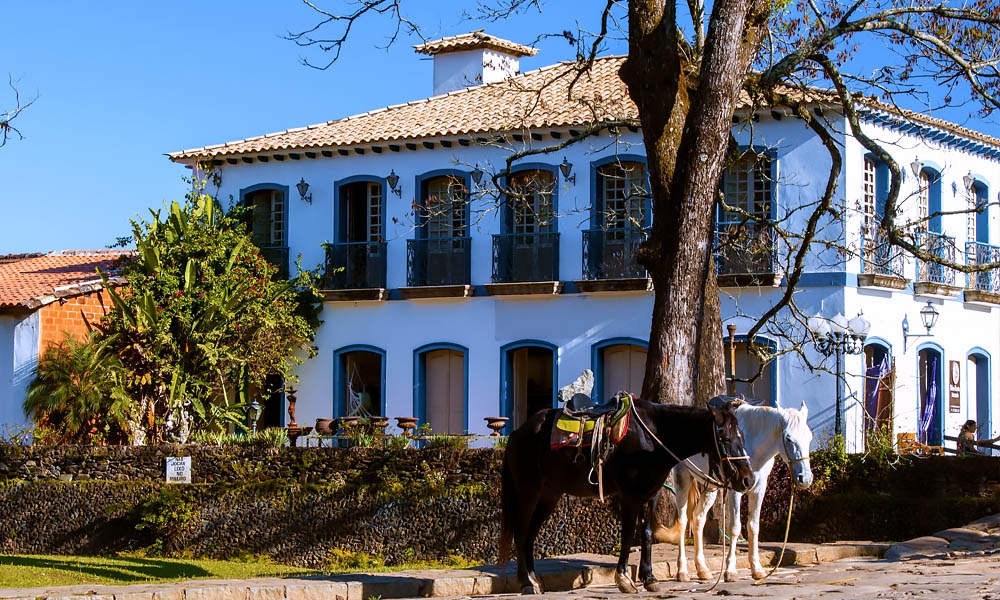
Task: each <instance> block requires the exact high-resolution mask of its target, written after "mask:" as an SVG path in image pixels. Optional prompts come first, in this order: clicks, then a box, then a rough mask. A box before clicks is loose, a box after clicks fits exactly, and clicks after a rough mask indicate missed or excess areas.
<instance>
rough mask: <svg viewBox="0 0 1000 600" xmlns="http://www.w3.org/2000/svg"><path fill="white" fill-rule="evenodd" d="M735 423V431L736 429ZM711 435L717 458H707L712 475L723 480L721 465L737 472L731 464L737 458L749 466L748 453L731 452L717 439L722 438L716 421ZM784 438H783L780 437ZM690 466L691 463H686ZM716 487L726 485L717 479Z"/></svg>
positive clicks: (721, 429) (720, 426) (732, 471)
mask: <svg viewBox="0 0 1000 600" xmlns="http://www.w3.org/2000/svg"><path fill="white" fill-rule="evenodd" d="M738 427H739V426H738V425H737V431H738V430H739V429H738ZM712 429H713V435H712V438H713V439H714V441H715V454H716V456H717V457H718V458H717V460H711V459H709V465H710V466H709V469H710V471H711V472H712V474H713V475H715V476H717V477H718V478H719V479H720V480H723V481H724V480H725V474H724V473H723V466H725V467H728V468H729V472H730V473H737V472H738V469H737V468H736V467H735V466H733V463H734V462H735V461H738V460H745V461H747V467H750V456H749V455H748V454H732V448H730V447H729V445H727V444H723V443H721V442H720V441H719V440H720V439H721V438H722V433H723V426H722V425H718V424H716V423H713V424H712ZM782 439H784V438H782ZM687 466H689V467H690V466H691V465H687ZM712 483H714V484H715V485H716V486H717V487H722V488H724V487H728V486H726V485H725V484H724V483H720V482H719V481H714V482H712Z"/></svg>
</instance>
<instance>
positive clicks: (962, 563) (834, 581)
mask: <svg viewBox="0 0 1000 600" xmlns="http://www.w3.org/2000/svg"><path fill="white" fill-rule="evenodd" d="M742 575H746V576H745V577H742V578H741V579H740V580H739V581H735V582H732V583H726V582H718V583H717V584H716V582H715V581H714V580H713V581H700V582H692V583H677V582H673V581H669V582H666V585H665V589H663V590H660V591H659V592H656V593H652V592H640V593H638V594H622V593H620V592H618V589H617V588H616V587H615V586H614V585H613V584H604V585H592V586H587V587H585V588H579V589H575V590H570V591H565V592H555V593H548V594H545V595H544V597H545V598H550V599H562V600H585V599H591V598H592V599H603V598H608V599H610V598H620V599H625V598H682V599H690V600H702V599H707V598H712V599H718V598H720V597H731V598H772V599H776V600H818V599H821V598H825V599H837V600H848V599H850V600H856V599H878V600H892V599H897V598H898V599H916V598H926V599H928V600H931V599H933V600H945V599H954V600H1000V554H998V553H995V552H994V553H991V554H989V555H985V554H980V555H977V556H972V555H966V556H964V557H962V558H957V559H952V558H946V559H931V558H922V559H914V560H907V561H888V560H882V559H877V558H873V557H859V558H847V559H841V560H838V561H835V562H829V563H819V564H816V565H794V566H790V567H781V568H779V569H778V570H776V571H775V572H774V573H773V574H772V575H771V576H770V577H768V578H766V579H764V580H763V581H762V582H759V583H757V582H753V581H752V580H751V579H750V578H749V575H748V574H746V572H744V573H743V574H741V576H742ZM514 597H516V595H514V594H498V595H490V596H477V597H476V598H482V599H500V598H514Z"/></svg>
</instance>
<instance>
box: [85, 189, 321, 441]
mask: <svg viewBox="0 0 1000 600" xmlns="http://www.w3.org/2000/svg"><path fill="white" fill-rule="evenodd" d="M238 212H239V211H231V214H228V215H227V214H225V213H224V212H223V211H222V209H221V207H220V206H219V204H218V203H217V201H216V200H215V199H214V198H212V197H211V196H209V195H207V194H204V193H202V192H201V189H199V188H198V187H197V186H196V188H195V189H194V190H193V191H192V192H191V193H190V194H189V195H188V197H187V199H186V201H185V202H184V203H183V204H181V203H178V202H176V201H175V202H172V203H171V204H170V205H169V206H168V207H166V210H165V211H153V210H151V211H150V213H151V215H152V219H151V220H150V221H148V222H146V221H132V231H133V238H134V240H135V243H136V257H135V258H134V259H133V260H126V261H123V262H122V264H121V265H120V267H121V274H122V275H123V276H124V277H125V278H126V279H127V280H128V283H129V285H128V286H127V287H126V288H123V289H122V290H121V291H120V293H119V292H118V291H116V290H114V289H112V288H110V286H109V287H108V290H109V293H110V295H111V298H112V301H113V303H114V311H113V312H112V313H111V314H110V315H109V317H108V318H106V320H105V322H104V323H103V324H102V327H103V332H104V334H105V335H106V336H111V337H113V338H114V339H115V340H116V341H115V347H116V348H117V350H118V353H119V356H120V357H121V361H122V364H123V365H125V374H124V377H123V378H122V386H121V388H120V391H121V392H122V393H124V394H126V395H127V396H128V397H130V398H132V399H133V401H134V403H135V405H136V407H137V408H138V410H139V411H140V414H141V415H142V419H141V422H142V429H143V431H142V432H141V433H143V434H145V437H146V438H147V439H150V440H151V441H160V440H164V439H171V440H178V441H184V440H186V439H187V435H188V434H189V433H190V431H191V429H192V428H193V427H198V428H204V429H207V430H218V429H224V428H226V427H227V426H229V425H230V424H232V425H237V426H240V425H242V424H243V419H244V410H245V407H246V405H247V404H248V403H249V402H250V401H251V399H252V398H251V395H252V394H267V393H268V392H269V391H271V390H267V389H266V387H265V385H266V380H267V379H268V377H269V376H275V375H276V376H279V377H280V378H281V379H282V380H285V379H287V378H289V377H290V376H291V370H292V368H293V367H294V366H295V365H296V364H298V363H300V362H302V360H304V359H305V358H308V357H310V356H312V355H313V354H314V353H315V350H314V349H313V348H312V346H311V342H312V339H313V336H314V333H315V327H316V325H317V321H316V320H315V319H314V318H312V319H310V318H308V317H309V315H315V312H314V307H312V306H303V304H310V303H312V302H314V301H315V300H316V299H317V298H318V295H316V293H315V288H314V286H313V282H314V281H315V275H314V274H312V273H309V272H305V273H303V272H302V271H301V269H300V273H299V275H298V277H297V278H296V279H294V280H291V281H276V280H275V273H276V271H277V270H276V268H275V267H274V266H273V265H271V264H269V263H268V262H267V261H266V260H265V259H264V258H263V257H262V256H261V254H260V252H259V251H258V249H257V248H256V247H255V246H254V245H253V244H252V243H251V241H250V238H249V236H248V235H247V232H246V227H245V225H244V224H243V223H242V221H241V219H240V218H239V215H238ZM102 277H104V279H105V280H107V276H106V275H104V274H102ZM139 437H140V438H141V437H142V435H140V436H139ZM134 441H136V442H139V441H141V439H136V440H134Z"/></svg>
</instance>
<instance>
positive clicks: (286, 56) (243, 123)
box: [0, 0, 995, 254]
mask: <svg viewBox="0 0 1000 600" xmlns="http://www.w3.org/2000/svg"><path fill="white" fill-rule="evenodd" d="M321 4H323V5H325V6H333V5H334V2H333V1H332V0H330V1H329V2H326V3H321ZM474 4H475V3H473V2H471V1H460V0H434V1H433V2H431V1H428V0H415V1H409V2H404V3H403V5H404V7H410V8H411V9H415V10H416V12H414V13H408V16H410V17H411V18H412V19H414V20H415V21H417V22H418V23H420V24H421V25H422V26H423V27H424V33H425V35H426V36H428V37H429V38H432V39H433V38H436V37H441V36H446V35H456V34H460V33H466V32H468V31H471V30H473V29H479V28H485V29H486V31H487V32H488V33H492V34H494V35H498V36H500V37H504V38H506V39H510V40H513V41H516V42H521V43H531V42H532V41H533V39H534V37H535V35H537V34H538V33H539V32H541V31H542V30H543V28H544V30H546V31H559V30H561V29H570V30H574V29H575V28H576V25H577V23H578V20H579V21H580V22H579V24H580V25H581V26H583V27H586V28H589V29H591V30H596V29H597V27H596V24H595V23H593V22H587V21H585V20H584V19H585V18H590V19H593V17H594V16H595V15H596V13H597V11H596V10H595V9H593V8H591V6H596V5H592V4H590V3H586V2H568V1H565V0H559V1H557V2H547V3H545V4H544V12H543V13H542V14H541V15H538V14H530V15H528V16H526V17H521V18H518V19H516V20H512V21H507V22H499V23H482V22H475V21H471V22H470V21H468V20H465V19H463V18H462V16H461V12H462V9H468V8H469V7H470V6H474ZM597 4H598V5H603V4H604V2H603V1H601V2H598V3H597ZM4 21H5V22H4V31H3V35H0V75H2V76H4V77H6V76H7V74H9V75H10V76H12V77H13V78H14V79H15V80H17V81H18V88H19V90H20V92H21V97H22V101H23V100H26V99H30V98H31V97H34V96H36V95H37V99H36V100H35V102H34V104H33V105H32V106H30V107H29V108H28V109H27V110H26V111H25V112H23V113H22V115H21V116H20V117H19V118H18V120H17V122H16V123H15V124H16V125H17V127H18V128H19V129H20V130H21V132H22V133H23V135H24V139H23V140H17V139H13V140H11V141H9V142H8V144H7V146H5V147H3V148H0V186H2V187H0V190H2V193H0V198H2V206H3V209H4V210H3V213H2V214H3V216H2V217H0V254H6V253H20V252H47V251H52V250H64V249H95V248H104V247H106V246H107V245H109V244H111V243H113V242H114V240H115V238H116V237H118V236H124V235H128V234H129V233H130V231H131V228H130V225H129V220H130V219H134V218H143V219H144V218H146V217H148V215H149V213H148V209H150V208H153V209H156V208H160V207H162V206H163V203H164V202H165V201H169V200H174V199H178V200H179V199H181V198H182V197H183V195H184V192H185V191H186V189H187V184H186V183H185V182H184V181H183V178H184V177H185V176H186V173H187V170H186V169H184V168H183V167H181V166H179V165H175V164H173V163H171V162H170V161H169V160H168V159H167V158H166V156H165V153H167V152H171V151H175V150H182V149H186V148H192V147H200V146H204V145H208V144H215V143H221V142H224V141H230V140H237V139H242V138H245V137H251V136H255V135H260V134H263V133H269V132H274V131H281V130H284V129H288V128H292V127H300V126H304V125H308V124H313V123H320V122H323V121H327V120H331V119H337V118H341V117H345V116H348V115H353V114H357V113H360V112H365V111H368V110H372V109H376V108H381V107H383V106H388V105H392V104H398V103H400V102H405V101H408V100H414V99H418V98H423V97H426V96H429V95H430V94H431V83H432V73H431V63H430V61H429V60H426V57H423V56H422V55H417V54H415V53H414V52H413V50H412V46H413V44H416V43H419V40H418V39H417V38H414V37H403V38H402V39H401V40H400V42H399V43H397V44H396V45H395V46H392V47H391V48H389V49H385V48H383V46H384V45H385V42H386V36H387V35H388V34H389V30H388V28H387V27H386V22H385V21H381V22H376V23H372V24H371V25H366V26H364V27H362V28H360V29H358V30H357V31H355V32H354V33H353V34H352V35H353V37H352V41H351V43H350V44H349V45H348V46H347V48H346V49H345V54H344V55H343V57H342V59H341V61H339V62H338V63H337V64H336V65H335V66H333V67H331V68H330V69H329V70H326V71H319V70H315V69H311V68H309V67H306V66H303V65H301V64H300V59H301V58H303V57H307V56H308V57H310V58H312V59H314V60H322V58H323V57H322V56H321V55H319V54H318V53H316V52H315V51H310V50H306V49H302V48H299V47H297V46H296V45H295V44H293V43H292V42H290V41H287V40H284V39H282V37H281V36H282V35H284V34H285V33H286V32H288V31H292V30H298V29H301V28H305V27H308V26H309V25H311V24H313V23H315V21H316V19H315V14H314V13H313V12H312V11H311V10H310V9H308V8H306V7H305V6H303V5H302V4H301V3H299V2H298V1H297V0H285V1H283V2H277V1H272V0H266V1H265V0H254V1H242V2H236V1H222V0H215V1H212V2H204V1H197V0H171V1H170V2H155V3H154V2H134V1H128V2H126V1H124V0H107V1H104V2H99V3H91V2H77V1H69V0H65V1H55V0H32V1H24V2H12V3H9V5H6V6H5V7H4ZM538 47H539V48H540V52H539V54H538V55H537V56H535V57H529V58H526V59H523V60H522V62H521V68H522V70H533V69H536V68H539V67H541V66H544V65H547V64H551V63H553V62H556V61H559V60H566V59H570V58H572V57H573V55H574V53H575V51H574V49H573V47H571V46H570V45H569V44H568V43H566V41H564V40H561V39H551V40H544V41H542V42H541V43H540V44H539V46H538ZM625 50H626V47H625V46H624V44H618V45H617V46H614V47H612V48H611V51H613V52H614V53H623V52H624V51H625ZM5 83H6V82H3V85H0V108H10V107H11V105H12V103H13V94H12V92H11V91H10V90H9V89H8V88H7V87H6V85H5ZM994 133H995V132H994Z"/></svg>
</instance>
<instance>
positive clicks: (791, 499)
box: [753, 434, 808, 585]
mask: <svg viewBox="0 0 1000 600" xmlns="http://www.w3.org/2000/svg"><path fill="white" fill-rule="evenodd" d="M781 445H782V447H784V449H785V456H787V457H789V460H787V461H786V463H787V465H788V517H787V518H786V519H785V538H784V539H783V540H781V552H780V553H778V560H776V561H775V562H774V566H773V567H771V570H770V571H768V572H767V575H764V576H763V577H762V578H760V579H759V580H757V581H755V582H753V585H762V584H763V583H764V580H765V579H767V578H768V577H770V576H771V575H773V574H774V572H775V571H777V570H778V567H780V566H781V561H782V560H784V558H785V547H786V546H787V545H788V531H789V530H790V529H791V528H792V507H794V506H795V482H793V481H792V465H793V464H795V463H797V462H802V461H804V460H807V459H808V454H807V455H806V456H799V457H797V458H794V459H793V458H791V456H792V453H791V452H789V451H788V440H786V439H785V436H784V434H782V436H781Z"/></svg>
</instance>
